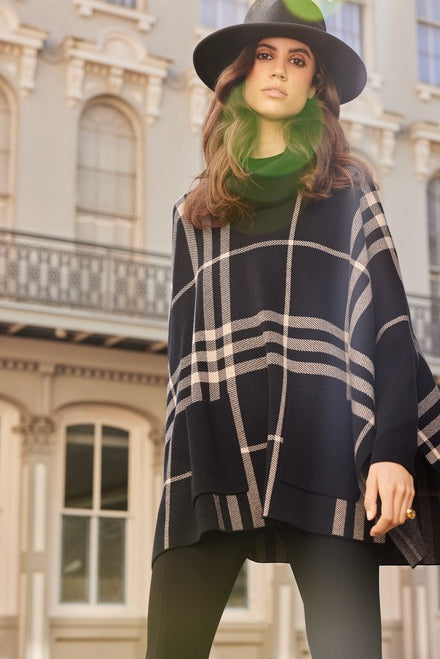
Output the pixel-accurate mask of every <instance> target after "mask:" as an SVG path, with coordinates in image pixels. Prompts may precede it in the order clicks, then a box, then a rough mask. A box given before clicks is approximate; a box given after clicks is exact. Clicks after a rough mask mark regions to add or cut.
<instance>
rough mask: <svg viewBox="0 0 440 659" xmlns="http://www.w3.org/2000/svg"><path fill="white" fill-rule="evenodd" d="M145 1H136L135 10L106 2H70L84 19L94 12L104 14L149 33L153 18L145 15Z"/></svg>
mask: <svg viewBox="0 0 440 659" xmlns="http://www.w3.org/2000/svg"><path fill="white" fill-rule="evenodd" d="M147 1H148V0H137V6H136V8H132V7H125V6H124V5H118V4H113V3H110V2H106V0H72V2H73V4H74V5H75V7H76V8H77V10H78V12H79V14H80V16H82V17H84V18H90V17H91V16H93V14H94V13H95V12H96V13H100V14H106V15H107V16H112V17H114V18H116V19H117V18H122V19H128V20H132V21H135V22H136V23H137V27H138V29H139V30H141V31H142V32H149V31H150V30H151V29H152V27H153V25H154V22H155V18H154V16H151V15H150V14H148V13H147Z"/></svg>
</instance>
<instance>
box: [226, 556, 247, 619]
mask: <svg viewBox="0 0 440 659" xmlns="http://www.w3.org/2000/svg"><path fill="white" fill-rule="evenodd" d="M248 582H249V569H248V563H247V561H246V562H245V563H244V564H243V567H242V568H241V570H240V572H239V573H238V576H237V579H236V581H235V584H234V587H233V589H232V592H231V594H230V596H229V599H228V603H227V605H226V606H227V608H229V609H247V608H248V606H249V592H248V591H249V583H248Z"/></svg>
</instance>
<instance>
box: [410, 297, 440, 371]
mask: <svg viewBox="0 0 440 659" xmlns="http://www.w3.org/2000/svg"><path fill="white" fill-rule="evenodd" d="M408 302H409V307H410V311H411V318H412V323H413V328H414V333H415V335H416V337H417V340H418V342H419V344H420V347H421V349H422V351H423V352H424V353H425V355H426V356H428V357H434V358H437V359H438V358H440V298H438V297H429V296H423V295H408Z"/></svg>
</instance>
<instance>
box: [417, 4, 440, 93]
mask: <svg viewBox="0 0 440 659" xmlns="http://www.w3.org/2000/svg"><path fill="white" fill-rule="evenodd" d="M417 5H418V3H417V0H415V14H416V43H417V79H418V82H419V85H423V86H427V87H428V88H429V87H430V88H434V89H439V88H440V72H439V78H438V81H434V82H433V81H431V80H423V79H422V77H421V70H420V65H421V63H420V41H419V26H420V25H424V26H426V27H431V28H434V29H436V30H438V36H439V40H440V19H439V20H438V21H436V20H434V19H429V18H424V17H423V18H422V17H421V16H419V12H418V6H417ZM432 58H433V53H432V52H429V53H428V68H430V66H429V65H430V64H431V61H432ZM439 63H440V51H439ZM439 94H440V89H439V91H438V94H435V95H439Z"/></svg>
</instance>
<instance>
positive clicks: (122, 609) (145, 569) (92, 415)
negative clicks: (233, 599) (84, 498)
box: [49, 404, 156, 620]
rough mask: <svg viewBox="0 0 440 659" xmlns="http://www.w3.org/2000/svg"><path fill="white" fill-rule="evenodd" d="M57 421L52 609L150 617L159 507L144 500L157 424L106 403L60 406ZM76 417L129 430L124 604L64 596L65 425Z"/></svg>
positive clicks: (70, 614) (59, 613)
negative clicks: (61, 580) (151, 566)
mask: <svg viewBox="0 0 440 659" xmlns="http://www.w3.org/2000/svg"><path fill="white" fill-rule="evenodd" d="M56 421H57V429H58V431H57V441H56V448H55V454H54V475H55V482H54V483H53V491H52V492H51V498H52V502H53V504H52V510H51V519H52V525H53V529H54V531H55V532H54V533H52V534H51V537H52V538H53V539H54V542H53V543H52V545H51V547H50V548H49V551H50V555H51V557H52V559H51V564H52V565H54V566H55V567H54V568H53V572H52V585H51V592H50V605H49V607H50V615H51V616H56V617H58V618H63V619H68V618H71V619H79V618H91V619H96V620H99V619H103V618H109V617H117V618H124V619H125V618H132V617H135V616H140V617H145V616H146V611H147V608H146V607H147V601H146V599H147V592H148V575H149V563H150V556H151V547H152V541H153V537H152V535H153V532H154V522H153V519H152V516H153V515H155V512H156V511H154V510H152V509H150V506H148V505H147V506H145V503H147V504H148V503H149V502H150V500H151V494H152V492H153V487H154V473H153V458H154V446H153V442H152V441H151V440H150V439H149V434H150V431H151V428H152V424H150V423H149V422H148V420H147V419H145V418H142V417H141V416H140V415H138V414H136V413H135V412H132V411H130V410H127V409H124V408H118V407H116V406H114V405H105V404H96V405H94V404H91V405H88V406H81V405H74V406H73V405H72V406H71V407H69V408H67V409H64V410H63V411H61V412H60V413H59V414H58V415H57V416H56ZM75 423H92V424H95V425H98V426H99V427H101V424H105V425H116V426H118V427H122V428H125V429H126V430H128V432H129V433H130V448H129V492H128V511H127V513H124V514H123V515H121V516H122V517H124V518H125V519H126V520H127V522H126V523H127V531H126V603H125V604H124V605H119V604H114V605H113V604H63V603H60V602H59V574H60V566H61V542H60V538H61V515H60V511H61V510H62V505H63V488H64V483H63V480H64V469H63V465H64V459H65V457H64V456H65V429H66V427H67V426H68V425H71V424H75ZM146 492H148V494H150V498H149V497H148V496H145V493H146ZM106 512H107V511H106ZM110 514H111V513H110V512H109V515H110ZM111 516H114V517H117V516H119V515H117V514H114V515H113V514H111ZM96 521H97V520H95V522H96ZM96 526H97V525H96ZM91 569H92V566H91ZM90 576H91V578H93V573H92V571H90ZM95 581H96V579H95Z"/></svg>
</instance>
